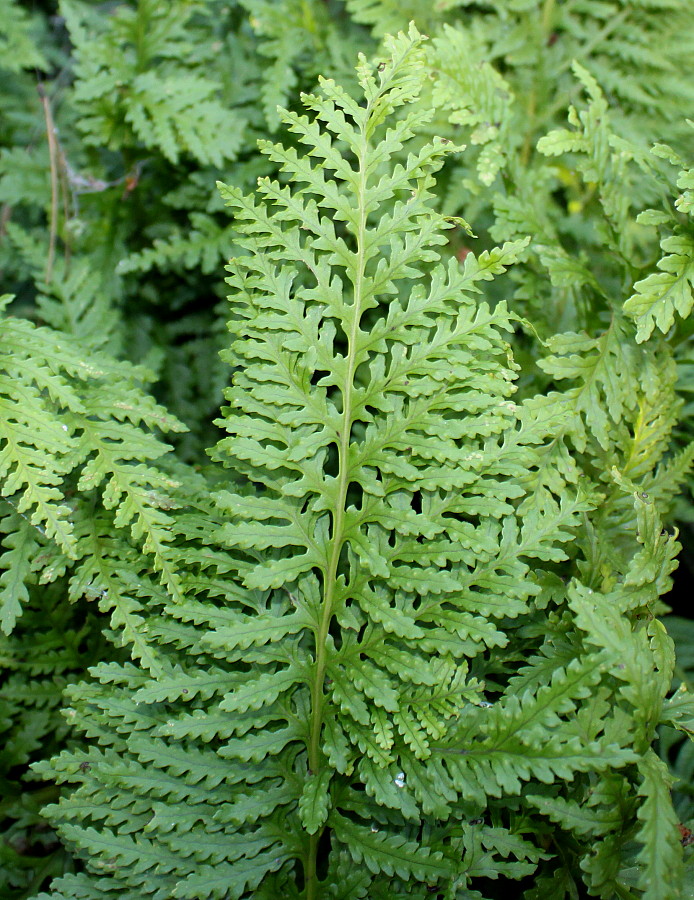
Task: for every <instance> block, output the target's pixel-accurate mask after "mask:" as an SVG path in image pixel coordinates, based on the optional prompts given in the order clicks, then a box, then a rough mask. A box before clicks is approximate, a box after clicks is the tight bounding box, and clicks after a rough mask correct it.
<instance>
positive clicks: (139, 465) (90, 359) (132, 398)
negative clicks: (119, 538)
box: [0, 298, 182, 631]
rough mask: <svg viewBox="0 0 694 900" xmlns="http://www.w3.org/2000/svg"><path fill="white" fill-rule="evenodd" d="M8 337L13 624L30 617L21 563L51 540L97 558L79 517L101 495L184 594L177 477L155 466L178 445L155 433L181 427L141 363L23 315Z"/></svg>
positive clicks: (6, 613) (68, 552)
mask: <svg viewBox="0 0 694 900" xmlns="http://www.w3.org/2000/svg"><path fill="white" fill-rule="evenodd" d="M6 299H9V298H6ZM0 332H1V333H2V350H1V351H0V406H1V407H2V417H1V419H2V421H1V423H0V441H1V444H0V477H1V479H2V488H1V490H2V497H3V498H4V499H3V501H2V504H3V507H4V511H5V514H6V515H7V513H8V512H11V513H12V515H11V516H10V517H9V519H7V520H6V524H7V525H8V532H7V534H8V537H6V538H5V546H6V549H7V551H8V553H9V554H10V557H9V558H8V560H6V561H7V562H10V561H11V562H12V571H11V573H10V574H7V575H6V576H4V578H3V607H2V610H3V612H2V615H3V628H4V629H5V630H6V631H8V630H9V629H10V628H11V627H12V623H13V622H14V619H15V618H16V616H17V614H18V612H19V600H20V599H21V597H22V596H24V594H23V588H22V584H23V575H22V570H23V569H25V570H27V571H28V569H29V568H33V567H34V565H33V562H32V561H33V560H34V558H35V557H36V555H37V553H38V551H39V548H40V547H42V546H44V545H45V544H46V542H48V545H49V546H56V547H57V548H59V550H60V551H61V553H62V554H64V557H65V563H68V562H69V561H70V560H72V561H75V560H79V559H81V558H83V557H85V556H87V555H89V554H90V549H88V545H87V544H85V543H83V541H82V540H81V538H82V535H81V534H80V527H79V523H80V521H81V520H82V518H83V508H84V506H85V503H86V506H87V507H88V508H90V507H91V501H90V500H89V499H88V498H89V497H90V496H92V494H93V493H94V492H96V494H98V495H99V496H100V498H101V503H102V504H103V506H104V508H105V509H107V510H112V511H113V519H112V521H111V523H110V524H109V526H108V527H114V526H115V527H116V528H123V529H127V531H129V533H130V536H131V538H132V540H133V541H134V542H135V543H136V545H137V546H139V547H141V548H142V550H143V551H144V553H145V554H146V555H147V557H148V558H149V559H150V561H151V564H153V565H154V567H155V569H156V570H157V571H158V572H159V573H160V575H161V578H162V581H163V582H164V583H165V584H166V586H167V589H168V590H169V591H171V592H172V594H173V595H174V596H175V595H177V593H178V590H179V588H178V576H177V574H176V571H175V568H174V567H173V566H172V564H171V561H170V559H169V551H168V543H169V541H170V539H171V523H172V519H171V517H170V515H169V510H170V509H171V508H172V507H173V506H174V505H175V501H174V500H173V499H172V492H173V489H174V488H175V487H176V486H177V482H176V481H175V480H174V479H172V478H171V477H170V476H169V475H168V474H166V473H165V471H164V470H162V469H161V468H159V467H157V465H156V461H157V460H159V458H160V457H162V456H163V455H164V454H165V453H166V452H167V450H168V448H167V446H166V445H165V444H163V443H162V442H161V441H160V440H159V438H158V437H157V436H156V433H157V432H161V431H178V430H181V428H182V426H181V425H180V423H179V422H177V420H176V419H174V418H173V417H172V416H170V415H169V414H168V413H166V412H165V411H164V410H163V409H162V408H161V407H159V406H157V404H156V403H155V402H154V401H153V400H152V399H151V398H150V397H148V396H147V395H146V394H144V393H143V392H142V390H141V388H140V382H141V381H142V379H143V376H144V375H145V374H146V373H144V372H143V371H142V370H138V369H136V368H134V367H132V366H130V365H128V364H127V363H120V362H116V361H115V360H113V359H112V358H110V357H108V356H106V355H105V354H98V353H88V352H87V351H86V350H85V349H84V346H83V345H82V344H80V343H79V342H77V341H73V340H71V339H70V338H69V337H67V336H65V335H63V336H61V335H59V334H58V333H57V332H54V331H51V330H50V329H48V328H37V327H35V326H33V325H31V324H30V323H29V322H28V321H26V320H23V319H16V318H11V317H8V316H5V317H4V318H3V319H2V322H1V323H0ZM75 492H79V496H77V497H75V498H74V499H73V496H74V495H75ZM27 525H30V526H33V528H31V527H30V528H27ZM63 569H64V564H63Z"/></svg>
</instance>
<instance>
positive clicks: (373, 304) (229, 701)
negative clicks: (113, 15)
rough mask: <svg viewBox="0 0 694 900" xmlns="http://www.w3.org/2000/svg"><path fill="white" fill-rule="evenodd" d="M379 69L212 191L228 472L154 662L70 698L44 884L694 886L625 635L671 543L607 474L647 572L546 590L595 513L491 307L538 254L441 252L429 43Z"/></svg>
mask: <svg viewBox="0 0 694 900" xmlns="http://www.w3.org/2000/svg"><path fill="white" fill-rule="evenodd" d="M386 51H387V55H386V56H385V58H384V59H383V60H382V61H381V62H380V63H378V65H370V64H368V63H367V62H366V61H365V60H364V59H362V60H361V62H360V65H359V68H358V77H359V83H360V85H361V90H362V98H361V99H360V100H355V99H354V98H353V97H352V96H351V95H350V94H348V93H346V92H345V91H344V90H343V89H342V88H341V87H340V86H339V85H337V84H336V83H335V82H333V81H330V80H325V81H322V82H321V86H320V92H319V93H318V94H316V95H310V96H305V97H304V98H303V102H304V105H305V107H306V109H307V111H308V113H307V114H306V115H299V114H296V113H291V112H285V113H284V114H283V116H284V120H285V122H286V123H287V125H288V127H289V129H290V131H291V132H292V133H293V135H294V136H295V138H296V140H295V142H294V144H293V145H291V146H288V145H282V144H270V143H266V144H263V145H262V149H263V152H264V153H266V154H267V155H268V156H269V157H270V159H271V160H273V161H274V162H275V163H276V164H278V165H279V166H280V167H281V169H282V170H283V173H284V176H285V177H284V179H283V180H282V181H281V182H278V181H271V180H269V179H261V180H260V182H259V185H258V194H257V196H256V197H249V196H245V195H244V194H243V193H242V192H241V191H239V190H237V189H235V188H230V187H225V186H222V188H221V189H222V193H223V195H224V196H225V198H226V199H227V201H228V202H229V204H230V205H231V207H232V209H233V210H234V212H235V214H236V221H237V227H238V231H239V237H238V238H237V243H238V244H239V246H241V247H244V248H245V249H246V250H247V251H248V252H247V255H243V256H239V257H238V258H236V259H234V260H232V263H231V265H230V270H231V278H230V279H229V282H230V285H231V290H232V294H231V298H230V299H231V319H230V330H231V333H232V343H231V347H230V349H229V350H228V352H227V353H226V354H225V355H226V359H227V361H228V362H229V363H230V364H231V366H232V367H233V372H234V376H233V386H232V387H231V388H230V389H229V390H228V393H227V401H228V406H227V407H225V409H224V410H223V413H222V417H221V418H220V424H221V425H222V426H223V427H224V428H225V429H226V431H227V437H225V438H224V439H223V440H222V441H221V442H220V443H219V444H218V446H217V448H216V450H215V452H214V456H215V458H216V460H217V462H218V463H219V464H220V466H221V467H223V468H221V470H220V471H219V473H218V475H217V476H211V477H214V480H215V481H216V482H226V483H225V484H218V486H217V488H216V489H215V501H216V507H215V508H211V507H210V504H209V501H208V500H207V499H206V498H205V496H204V494H205V491H204V490H200V489H199V488H195V487H192V486H191V487H190V488H186V491H187V492H184V493H182V494H181V495H180V497H179V503H180V504H181V506H182V507H187V509H186V510H185V512H184V511H181V512H179V513H178V514H177V515H176V517H175V519H174V520H173V522H172V523H171V527H170V532H169V535H170V540H169V542H168V545H169V547H170V548H171V553H172V554H173V556H174V558H175V563H176V566H177V576H178V578H179V579H180V591H179V592H178V594H177V595H176V596H174V597H173V598H172V599H171V600H170V601H167V599H166V597H165V595H163V593H162V591H161V589H160V588H159V586H158V585H157V576H156V573H155V572H147V571H144V570H143V571H140V572H139V575H138V578H139V581H138V584H139V590H140V591H141V592H142V595H143V596H144V595H146V594H147V592H148V591H149V592H150V593H151V596H152V602H153V604H154V608H156V609H157V610H160V615H158V616H157V617H154V616H149V617H148V618H147V621H146V624H145V625H144V626H142V625H140V626H139V627H138V629H137V631H138V633H139V634H141V635H142V634H144V635H145V636H146V639H147V642H148V645H149V646H154V645H156V657H157V658H156V660H155V661H156V663H157V665H149V666H148V665H147V664H146V663H147V660H146V659H143V662H144V663H145V664H144V665H133V664H127V665H119V664H114V663H106V664H103V665H100V666H98V667H96V668H95V669H94V670H93V675H94V679H95V682H94V683H90V684H88V685H81V686H75V687H73V688H71V689H70V691H69V697H70V702H71V706H72V708H71V711H70V713H69V716H70V720H71V721H72V723H73V725H74V726H75V728H76V729H77V730H79V731H81V732H83V733H84V734H86V735H87V737H88V738H89V739H91V741H92V744H91V746H90V747H89V748H88V749H85V750H84V751H77V752H75V751H69V752H65V753H63V754H61V755H60V756H59V757H58V758H57V759H55V760H54V761H53V762H52V763H51V764H50V765H44V766H41V767H40V771H41V772H42V773H44V774H46V775H51V776H52V777H53V778H56V779H57V780H58V781H65V782H70V783H73V784H75V785H76V787H75V789H74V790H73V791H72V793H70V794H66V795H65V796H63V797H62V799H61V800H60V802H59V803H58V804H57V805H56V806H54V807H51V808H50V809H49V811H48V812H49V815H50V818H51V820H52V821H53V822H54V823H55V825H56V827H57V828H58V830H59V833H60V834H61V836H62V838H63V840H64V841H65V842H66V843H67V844H68V845H69V846H70V847H72V848H74V850H75V851H76V854H77V855H78V856H79V857H81V858H82V859H84V863H85V865H84V869H83V871H81V872H78V873H76V874H71V875H67V876H65V877H63V878H62V879H59V880H57V881H56V882H55V883H54V885H53V888H52V890H51V892H50V894H46V895H42V897H44V898H45V897H50V898H52V900H68V898H70V900H76V898H84V900H96V898H99V900H102V898H109V897H118V898H120V900H136V898H137V900H142V898H145V897H156V898H178V900H202V898H219V900H222V898H224V900H232V898H233V900H242V898H250V897H253V898H258V900H262V898H267V900H270V898H273V900H274V898H277V897H286V898H297V900H298V898H303V900H317V898H318V897H320V898H326V897H332V898H335V900H337V898H348V897H349V898H352V897H354V898H360V897H369V898H380V897H385V896H386V895H387V896H390V897H417V898H422V900H423V898H426V897H429V896H433V895H435V896H439V897H446V898H449V900H452V898H463V897H469V896H471V893H470V891H473V893H472V896H481V895H479V894H477V893H474V891H475V889H476V887H477V886H479V885H481V884H482V885H483V884H487V879H489V878H492V879H499V878H500V879H503V880H506V881H507V882H511V883H513V882H515V881H517V880H518V879H522V878H524V877H525V876H528V875H531V874H533V873H537V872H540V873H541V874H542V877H543V878H545V879H555V880H556V879H563V880H564V881H565V882H566V883H567V884H568V883H571V884H572V885H573V888H572V889H573V890H574V891H575V890H577V888H576V882H577V880H580V879H581V878H582V879H583V881H584V882H585V883H587V884H588V885H589V888H590V889H591V890H592V889H593V888H595V890H596V891H603V894H601V895H604V896H607V893H606V892H607V891H610V890H611V891H613V892H615V891H622V892H623V891H624V890H625V889H626V888H625V887H624V885H625V884H626V882H625V881H624V876H623V874H622V870H623V869H624V868H625V866H627V864H630V862H631V858H630V857H629V847H628V846H627V845H628V842H629V840H630V839H632V838H633V839H635V840H636V842H637V843H636V846H637V847H638V846H639V843H638V842H639V841H640V842H641V844H640V846H641V848H642V849H641V851H640V852H639V856H638V858H637V860H636V863H635V865H636V867H637V871H638V877H639V879H640V883H641V885H642V886H643V888H644V890H645V891H646V895H647V896H649V897H652V898H654V897H655V896H656V894H655V893H654V891H655V885H656V884H657V883H658V879H659V878H662V877H664V873H665V874H667V873H666V872H665V870H666V869H667V872H669V873H670V874H669V875H668V878H670V879H671V881H670V882H668V883H671V884H673V885H674V884H675V882H676V879H677V872H678V867H679V865H680V864H681V847H680V846H679V843H678V838H677V833H676V830H675V832H674V833H675V837H674V838H673V828H672V827H671V826H673V821H672V815H673V814H672V812H671V806H668V804H669V796H668V792H667V788H666V787H664V786H663V784H662V783H661V782H659V781H658V778H659V769H658V763H657V761H656V760H655V759H654V758H653V756H652V754H651V751H650V749H649V748H650V744H651V742H652V740H653V737H654V733H655V728H656V726H657V724H658V722H659V721H660V720H661V719H662V718H666V716H667V713H666V712H665V703H664V698H665V696H666V694H667V690H668V687H669V679H670V676H671V674H672V672H671V655H672V654H671V647H670V645H669V643H668V640H667V638H666V637H665V636H664V634H663V632H662V629H661V627H660V626H659V625H658V623H657V622H655V621H653V622H651V623H650V625H649V626H648V628H647V630H646V629H642V628H640V627H639V623H638V619H637V616H640V615H643V614H649V615H650V610H651V608H652V606H653V603H654V601H655V600H657V595H658V593H659V592H660V591H661V590H665V589H666V588H667V585H668V583H669V582H668V576H669V573H670V571H671V569H672V558H673V556H674V554H675V553H676V551H677V544H676V542H675V540H674V538H668V537H666V536H665V537H664V536H662V535H661V534H660V531H661V529H660V527H659V519H658V516H657V512H656V511H655V509H654V507H653V505H652V504H651V505H650V506H647V508H645V507H644V503H645V501H644V499H643V498H639V497H637V498H634V497H633V491H632V489H631V484H630V483H628V479H627V476H626V475H624V474H623V473H622V475H621V481H618V482H617V484H618V489H619V490H620V491H621V492H622V494H624V495H625V496H630V492H631V499H630V502H631V503H632V504H635V505H636V507H635V512H634V514H633V515H634V517H635V518H638V519H639V528H640V531H639V536H638V538H637V537H636V535H635V534H633V533H632V535H631V538H632V542H631V548H632V550H631V552H629V548H628V547H626V548H625V549H624V550H623V552H622V553H621V555H617V556H615V558H614V559H613V558H612V557H608V558H607V559H606V561H605V563H604V565H602V566H601V567H599V569H598V570H597V571H598V574H599V575H600V576H601V578H597V576H596V572H595V567H592V566H591V565H590V560H588V559H587V558H586V559H584V563H585V564H584V565H582V566H581V565H579V564H578V563H577V565H576V567H574V568H573V569H572V570H571V571H572V572H573V573H575V575H576V578H575V579H574V580H573V581H572V582H571V584H570V586H567V584H566V583H565V581H564V580H562V579H561V578H560V577H558V574H557V564H558V563H560V562H562V561H564V560H566V557H567V553H568V551H569V548H570V546H571V542H572V539H573V537H574V534H575V531H576V528H577V526H578V525H579V524H583V525H584V527H588V526H586V521H589V519H588V516H589V515H590V514H591V510H592V509H593V507H594V506H595V503H596V502H597V501H596V499H595V498H594V497H593V495H592V491H591V490H581V489H579V488H577V487H575V486H572V484H571V479H570V478H567V477H565V475H564V473H563V472H562V471H561V469H560V468H558V467H557V466H556V465H554V463H552V464H551V466H549V467H547V465H546V461H545V456H544V455H543V447H544V445H545V442H546V440H547V438H548V436H550V437H551V435H552V434H554V433H555V432H556V431H557V429H558V428H561V427H563V423H564V422H565V419H566V416H567V415H568V414H567V413H566V410H565V409H561V408H560V409H558V410H547V409H545V410H544V412H543V411H542V408H540V412H539V413H538V411H537V409H535V408H533V407H532V405H522V406H521V405H516V404H515V403H514V402H513V400H512V399H511V398H512V396H513V393H514V378H515V375H516V370H517V366H516V364H515V363H514V361H513V358H512V355H511V353H510V349H509V346H508V344H507V342H506V339H505V336H506V334H508V333H509V332H511V331H512V330H513V328H514V321H513V320H512V318H511V317H510V315H509V313H508V311H507V309H506V306H505V304H504V303H503V302H500V303H498V304H497V305H496V306H495V307H494V308H491V307H490V306H489V305H488V304H487V303H486V302H485V301H484V299H483V298H482V297H481V294H482V293H483V289H484V288H485V287H486V285H485V284H483V282H487V281H489V280H490V279H492V278H493V277H494V276H495V275H498V274H501V273H502V272H503V271H504V268H505V267H506V266H507V265H509V264H511V263H512V262H514V260H515V259H516V258H517V256H518V254H519V253H520V252H521V251H522V249H523V246H524V242H523V241H519V242H515V243H510V244H506V245H504V246H503V247H501V248H497V249H493V250H491V251H488V252H486V253H482V254H480V255H479V256H477V257H476V256H475V255H474V254H469V255H468V256H467V257H466V259H465V262H464V264H463V265H462V266H460V265H459V264H458V262H457V260H455V259H454V260H451V261H450V262H448V263H443V262H442V261H441V259H440V258H441V255H442V253H443V251H444V247H445V245H446V242H447V237H446V233H447V230H448V229H449V228H450V226H451V225H453V224H457V225H460V226H462V227H466V226H465V223H463V222H462V221H461V220H458V221H456V222H450V221H448V220H446V219H445V218H443V217H442V216H441V215H439V214H437V213H436V212H434V210H433V208H432V200H433V194H432V187H433V185H434V175H435V173H436V172H437V170H438V169H439V168H440V167H441V166H442V165H443V162H444V160H445V159H446V157H447V156H448V154H449V153H450V152H451V150H454V149H455V148H454V147H452V146H451V145H449V144H448V143H447V142H445V141H441V140H434V141H432V142H425V143H422V142H421V140H418V139H417V131H418V130H419V129H421V128H423V127H424V126H426V124H427V120H428V115H427V114H426V113H424V112H422V110H421V108H419V107H417V105H416V104H415V103H414V102H413V101H415V100H416V98H417V96H418V93H419V91H420V90H421V86H422V83H423V82H424V80H425V78H426V72H427V69H426V64H425V61H424V58H423V50H422V38H421V37H420V35H419V34H418V33H417V31H416V30H415V29H414V28H413V29H412V30H411V31H410V33H409V35H403V34H401V35H399V36H398V37H397V38H389V39H388V41H387V42H386ZM602 402H603V399H602V396H601V395H598V396H597V397H596V398H595V403H598V404H600V403H602ZM570 413H571V411H570ZM571 415H572V416H579V415H580V413H577V412H573V413H571ZM572 421H573V419H572ZM634 465H636V463H634ZM543 467H544V470H545V471H544V476H543V477H544V479H545V480H544V482H543V484H545V485H546V489H543V490H542V491H541V492H539V493H538V491H536V490H534V489H533V486H532V485H533V478H534V477H535V475H536V474H537V473H539V472H540V471H541V470H542V469H543ZM550 469H551V471H550ZM181 482H182V483H183V484H184V485H188V484H189V483H190V482H189V479H187V478H181ZM181 490H182V489H181ZM571 552H572V553H573V554H577V553H578V551H576V550H573V551H571ZM102 556H103V555H102ZM578 562H580V560H579V561H578ZM624 652H628V653H630V654H631V657H630V659H629V660H628V661H627V663H628V664H626V665H625V660H624V658H623V654H624ZM640 797H642V798H643V802H642V801H641V799H640ZM619 798H624V799H623V802H621V803H619V805H618V800H619ZM616 806H618V811H617V812H615V807H616ZM663 809H664V810H665V813H664V815H661V812H662V810H663ZM557 821H560V822H561V826H562V829H564V834H565V836H564V837H558V838H557V839H556V842H554V843H553V841H552V840H551V839H548V840H545V839H544V837H543V835H549V833H550V831H551V830H555V825H554V824H553V823H556V822H557ZM595 835H600V836H601V837H602V838H603V840H602V844H601V849H599V851H598V855H597V856H595V858H594V853H593V851H594V847H595V840H594V837H595ZM607 850H609V853H607ZM539 867H540V868H539ZM663 896H665V895H663ZM667 896H670V895H669V894H668V895H667ZM672 896H674V894H672Z"/></svg>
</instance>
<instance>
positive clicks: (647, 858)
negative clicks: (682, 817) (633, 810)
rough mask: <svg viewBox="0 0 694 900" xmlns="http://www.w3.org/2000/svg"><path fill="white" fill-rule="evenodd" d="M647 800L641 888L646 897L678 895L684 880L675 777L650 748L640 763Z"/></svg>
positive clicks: (641, 837) (640, 858)
mask: <svg viewBox="0 0 694 900" xmlns="http://www.w3.org/2000/svg"><path fill="white" fill-rule="evenodd" d="M639 773H640V775H641V778H642V779H643V780H642V783H641V787H640V789H639V794H640V796H642V797H644V802H643V803H642V805H641V807H640V809H639V819H640V820H641V822H642V827H641V830H640V831H639V833H638V835H637V839H638V840H639V841H640V843H641V844H642V845H643V846H642V849H641V851H640V853H639V856H638V862H639V863H640V866H641V872H640V876H639V887H640V888H641V889H642V890H643V897H644V900H656V898H657V900H660V898H666V897H672V898H675V897H678V896H679V890H680V889H679V885H680V884H681V880H682V869H683V865H682V843H681V839H680V832H679V831H678V829H677V825H678V821H677V815H676V814H675V811H674V810H673V808H672V801H671V799H670V790H669V788H670V786H671V784H672V778H671V776H670V774H669V772H668V770H667V766H666V765H665V763H663V761H662V760H660V759H658V757H657V756H656V755H655V753H654V752H653V751H652V750H649V751H648V752H647V753H646V754H645V756H644V757H643V759H642V760H641V761H640V762H639Z"/></svg>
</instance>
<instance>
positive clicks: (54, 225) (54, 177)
mask: <svg viewBox="0 0 694 900" xmlns="http://www.w3.org/2000/svg"><path fill="white" fill-rule="evenodd" d="M37 90H38V92H39V97H40V98H41V105H42V106H43V115H44V118H45V120H46V136H47V138H48V157H49V161H50V166H51V219H50V230H49V239H48V259H47V260H46V284H50V282H51V279H52V277H53V263H54V261H55V244H56V239H57V236H58V164H59V156H60V150H59V148H58V141H57V140H56V135H55V124H54V122H53V114H52V113H51V106H50V103H49V101H48V97H47V96H46V91H45V90H44V87H43V85H42V84H41V83H40V82H39V84H38V86H37Z"/></svg>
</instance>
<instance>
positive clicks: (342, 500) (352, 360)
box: [306, 103, 372, 900]
mask: <svg viewBox="0 0 694 900" xmlns="http://www.w3.org/2000/svg"><path fill="white" fill-rule="evenodd" d="M371 108H372V103H369V104H368V106H367V110H366V115H365V117H364V124H363V126H362V153H361V159H360V160H359V192H358V195H357V196H358V208H359V222H358V228H357V234H356V240H357V264H356V271H355V278H354V303H353V316H352V325H351V328H350V331H349V335H348V346H347V351H348V352H347V371H346V374H345V382H344V391H343V395H342V397H343V401H342V426H341V433H340V444H339V448H338V466H339V480H338V493H337V500H336V504H335V518H334V521H333V536H332V548H331V553H330V560H329V563H328V568H327V571H326V574H325V585H324V596H323V609H322V615H321V621H320V625H319V629H318V633H317V634H316V668H315V674H314V679H313V684H312V685H311V708H312V710H311V730H310V742H309V747H308V766H309V771H310V772H312V773H317V772H318V769H319V766H320V734H321V729H322V725H323V700H324V695H323V684H324V680H325V669H326V666H327V658H326V657H327V652H326V641H327V637H328V630H329V628H330V622H331V620H332V614H333V603H334V599H335V588H336V585H337V574H338V573H337V569H338V565H339V561H340V556H341V554H342V548H343V546H344V543H345V538H344V521H345V506H346V501H347V488H348V486H349V466H348V456H349V443H350V436H351V431H352V391H353V387H354V374H355V371H356V357H357V351H356V340H357V333H358V330H359V323H360V320H361V305H362V302H363V296H362V289H363V284H364V269H365V258H364V257H365V236H366V203H365V196H364V195H365V191H366V177H367V176H366V154H367V149H368V145H367V138H366V126H367V123H368V119H369V115H370V112H371ZM319 839H320V831H318V832H317V833H316V834H313V835H311V838H310V843H309V860H308V865H307V872H306V900H315V898H316V890H317V887H318V883H317V877H316V862H317V851H318V841H319Z"/></svg>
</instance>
